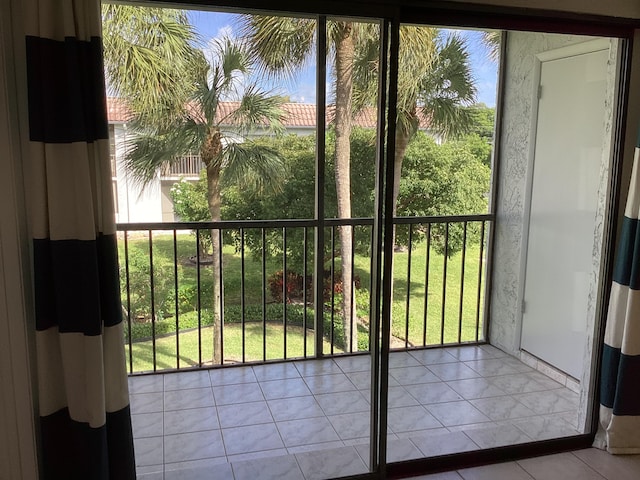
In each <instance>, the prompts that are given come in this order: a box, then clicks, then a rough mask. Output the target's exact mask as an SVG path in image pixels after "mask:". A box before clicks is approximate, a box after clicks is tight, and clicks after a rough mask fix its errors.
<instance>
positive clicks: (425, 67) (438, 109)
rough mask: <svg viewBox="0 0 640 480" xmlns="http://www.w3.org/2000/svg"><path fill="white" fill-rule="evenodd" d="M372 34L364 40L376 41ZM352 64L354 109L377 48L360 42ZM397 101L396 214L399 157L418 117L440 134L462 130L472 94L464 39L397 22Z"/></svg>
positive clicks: (374, 69)
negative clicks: (398, 33)
mask: <svg viewBox="0 0 640 480" xmlns="http://www.w3.org/2000/svg"><path fill="white" fill-rule="evenodd" d="M377 41H378V40H377V38H375V37H371V38H370V39H369V42H370V43H372V44H377ZM361 52H362V53H363V55H362V56H361V57H360V58H358V59H357V61H356V63H355V67H354V71H355V73H354V76H355V90H356V93H355V98H356V110H358V109H361V108H363V107H365V106H368V105H370V103H369V102H370V99H371V98H375V97H372V96H371V95H372V91H373V89H375V88H377V85H376V82H375V79H376V78H377V73H378V64H377V60H378V59H377V53H376V52H375V51H374V49H373V48H371V47H369V48H363V49H362V50H361ZM398 62H399V64H398V103H397V118H396V124H397V125H396V138H395V152H394V173H395V175H394V185H393V212H392V215H394V216H395V215H396V210H397V199H398V193H399V189H400V178H401V173H402V162H403V160H404V155H405V152H406V150H407V146H408V145H409V142H410V141H411V139H412V138H413V137H414V136H415V134H416V133H417V131H418V128H419V126H420V123H421V122H424V123H427V124H428V128H429V130H430V131H431V132H432V133H434V134H436V135H438V136H440V137H441V138H443V139H444V138H446V137H449V136H457V135H460V134H463V133H465V132H466V131H467V130H468V129H469V127H470V122H471V120H472V116H471V112H470V111H469V109H467V108H464V107H467V106H469V105H472V104H473V103H474V102H475V98H476V87H475V84H474V82H473V78H472V75H471V68H470V64H469V52H468V50H467V46H466V43H465V41H464V40H463V39H462V38H460V37H458V36H456V35H449V36H447V37H443V35H442V32H441V31H439V30H438V29H435V28H428V27H413V26H402V27H401V28H400V49H399V59H398Z"/></svg>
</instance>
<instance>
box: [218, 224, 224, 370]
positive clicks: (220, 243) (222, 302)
mask: <svg viewBox="0 0 640 480" xmlns="http://www.w3.org/2000/svg"><path fill="white" fill-rule="evenodd" d="M217 231H218V245H220V249H219V250H218V258H219V260H220V262H219V265H220V267H219V268H220V285H218V289H219V291H220V365H224V268H223V267H224V266H223V265H222V260H223V256H222V247H223V245H222V227H220V228H218V230H217Z"/></svg>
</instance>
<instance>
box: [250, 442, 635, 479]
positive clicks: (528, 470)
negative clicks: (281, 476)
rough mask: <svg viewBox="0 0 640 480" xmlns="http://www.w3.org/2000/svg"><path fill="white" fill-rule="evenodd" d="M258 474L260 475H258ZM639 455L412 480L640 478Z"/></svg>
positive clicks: (559, 457)
mask: <svg viewBox="0 0 640 480" xmlns="http://www.w3.org/2000/svg"><path fill="white" fill-rule="evenodd" d="M256 478H258V477H256ZM639 478H640V455H609V454H608V453H606V452H603V451H601V450H596V449H595V448H586V449H584V450H577V451H575V452H567V453H560V454H556V455H546V456H543V457H537V458H528V459H526V460H519V461H517V462H507V463H500V464H496V465H486V466H484V467H476V468H467V469H464V470H458V471H457V472H445V473H437V474H433V475H422V476H419V477H412V479H411V480H638V479H639Z"/></svg>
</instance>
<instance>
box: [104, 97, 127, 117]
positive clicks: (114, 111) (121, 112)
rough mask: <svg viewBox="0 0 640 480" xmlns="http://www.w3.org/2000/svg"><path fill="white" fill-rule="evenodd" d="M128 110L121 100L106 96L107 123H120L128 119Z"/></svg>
mask: <svg viewBox="0 0 640 480" xmlns="http://www.w3.org/2000/svg"><path fill="white" fill-rule="evenodd" d="M128 116H129V111H128V109H127V107H126V105H125V103H124V101H123V100H120V99H119V98H114V97H107V117H108V118H109V123H122V122H126V121H127V120H128V118H127V117H128Z"/></svg>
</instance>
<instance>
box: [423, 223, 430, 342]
mask: <svg viewBox="0 0 640 480" xmlns="http://www.w3.org/2000/svg"><path fill="white" fill-rule="evenodd" d="M426 235H427V251H426V255H425V268H424V311H423V318H422V346H423V347H426V346H427V322H428V319H427V313H428V311H429V270H430V262H431V224H430V223H427V234H426Z"/></svg>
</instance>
